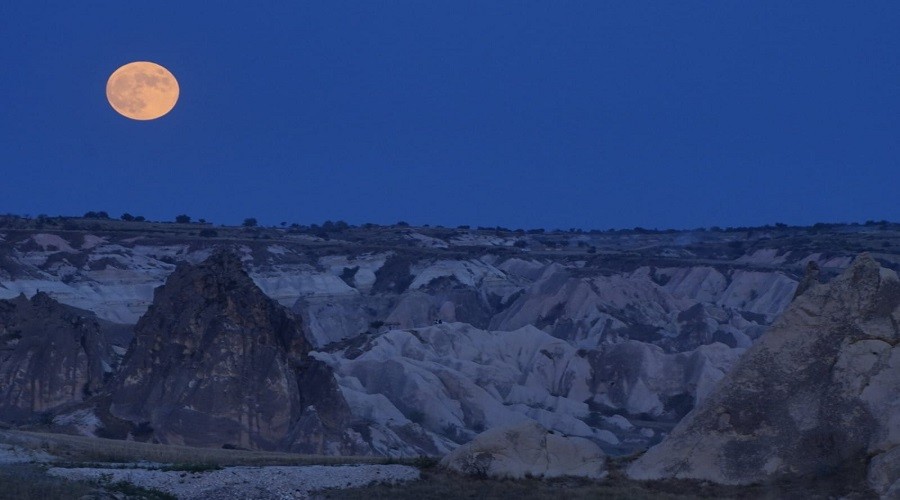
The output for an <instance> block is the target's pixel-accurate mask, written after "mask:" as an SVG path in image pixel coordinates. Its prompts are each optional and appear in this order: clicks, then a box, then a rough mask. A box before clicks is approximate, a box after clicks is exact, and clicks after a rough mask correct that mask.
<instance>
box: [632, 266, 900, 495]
mask: <svg viewBox="0 0 900 500" xmlns="http://www.w3.org/2000/svg"><path fill="white" fill-rule="evenodd" d="M808 285H809V286H808V288H807V289H806V290H805V291H804V292H803V293H802V294H801V295H799V296H798V297H797V298H796V299H795V301H794V302H793V303H792V304H791V306H790V307H789V309H788V310H787V311H786V312H785V313H784V314H783V315H782V316H781V317H780V318H779V319H778V321H777V322H776V323H775V324H774V325H773V327H772V328H771V329H770V330H769V331H768V332H766V333H765V334H764V335H763V336H762V337H761V338H760V340H759V341H758V342H757V343H756V344H754V345H753V347H751V348H750V349H749V350H748V351H747V353H746V354H745V355H744V356H743V357H742V358H741V359H740V360H739V361H738V363H737V365H736V366H735V368H734V369H733V370H732V371H731V372H730V373H729V374H728V375H726V377H725V378H724V379H723V380H722V382H721V383H720V384H719V386H718V388H717V390H716V391H715V392H714V393H713V394H712V395H710V396H709V397H708V398H707V399H706V400H705V402H704V403H702V404H701V406H699V407H698V408H697V409H696V410H694V411H693V412H692V413H690V414H689V415H688V416H687V417H685V419H684V420H682V421H681V422H680V423H679V424H678V426H677V427H676V428H675V429H674V430H673V432H672V433H671V435H670V436H669V437H668V438H667V439H666V440H664V441H663V442H662V443H660V444H659V445H657V446H656V447H654V448H651V449H650V450H649V451H648V452H647V453H646V454H644V455H643V456H642V457H641V458H639V459H638V460H637V461H635V462H634V463H633V464H632V465H631V466H630V467H629V468H628V470H627V473H628V475H629V476H630V477H632V478H635V479H662V478H691V479H703V480H710V481H715V482H718V483H726V484H748V483H757V482H765V481H772V480H778V479H781V478H799V477H807V478H812V479H815V480H831V481H834V484H835V485H840V486H842V487H854V486H855V487H860V486H862V487H865V486H866V484H861V483H862V482H864V481H867V486H868V487H870V488H871V489H873V490H875V492H876V493H878V494H881V495H885V496H887V495H890V494H892V493H891V492H896V490H897V489H898V483H897V481H898V479H900V452H898V451H897V450H898V445H900V397H898V394H900V280H898V277H897V274H896V273H895V272H894V271H892V270H889V269H886V268H882V267H880V266H879V264H878V263H877V262H875V261H874V260H873V259H871V258H870V257H868V256H866V255H863V256H860V257H859V258H858V259H857V260H856V261H855V262H854V263H853V265H852V266H851V267H850V268H849V269H847V270H846V271H845V272H844V273H843V274H842V275H841V276H840V277H838V278H836V279H834V280H833V281H832V282H831V283H829V284H828V285H823V284H818V283H815V282H813V283H809V284H808ZM867 477H868V480H866V478H867Z"/></svg>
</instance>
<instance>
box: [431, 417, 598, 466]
mask: <svg viewBox="0 0 900 500" xmlns="http://www.w3.org/2000/svg"><path fill="white" fill-rule="evenodd" d="M441 465H442V466H444V467H447V468H449V469H452V470H455V471H458V472H462V473H465V474H475V475H481V476H487V477H497V478H514V479H520V478H523V477H526V476H535V477H545V478H551V477H562V476H580V477H587V478H591V479H601V478H603V477H606V474H607V473H606V455H604V453H603V451H601V450H600V447H599V446H597V445H596V444H595V443H593V442H592V441H590V440H588V439H585V438H580V437H571V436H564V435H562V434H558V433H555V432H552V431H548V430H547V429H545V428H543V427H542V426H541V425H540V424H538V423H537V422H533V421H529V422H525V423H521V424H518V425H514V426H505V427H496V428H493V429H490V430H487V431H485V432H483V433H481V434H479V435H478V436H477V437H476V438H475V439H474V440H472V441H471V442H470V443H468V444H465V445H463V446H460V447H459V448H457V449H456V450H454V451H453V452H451V453H450V454H448V455H447V456H445V457H444V459H443V460H442V461H441Z"/></svg>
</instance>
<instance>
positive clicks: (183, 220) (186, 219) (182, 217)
mask: <svg viewBox="0 0 900 500" xmlns="http://www.w3.org/2000/svg"><path fill="white" fill-rule="evenodd" d="M175 222H177V223H179V224H187V223H189V222H191V216H190V215H185V214H181V215H178V216H176V217H175Z"/></svg>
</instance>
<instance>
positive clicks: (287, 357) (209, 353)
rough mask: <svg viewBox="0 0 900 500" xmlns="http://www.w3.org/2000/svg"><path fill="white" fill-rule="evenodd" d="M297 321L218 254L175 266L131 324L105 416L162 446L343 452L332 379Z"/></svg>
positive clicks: (341, 412)
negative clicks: (136, 429) (129, 339)
mask: <svg viewBox="0 0 900 500" xmlns="http://www.w3.org/2000/svg"><path fill="white" fill-rule="evenodd" d="M309 351H310V344H309V342H308V341H307V339H306V337H305V335H304V332H303V329H302V327H301V324H300V322H299V321H298V320H297V319H296V318H295V317H293V316H292V315H291V314H290V313H289V312H287V311H286V310H285V309H284V308H283V307H281V306H280V305H278V304H277V303H276V302H275V301H273V300H271V299H269V298H268V297H266V296H265V295H264V294H263V293H262V292H261V291H260V290H259V289H258V288H257V287H256V286H255V285H254V284H253V282H252V280H251V279H250V277H249V276H248V275H247V273H246V272H245V271H244V270H243V267H242V264H241V262H240V260H239V259H238V258H237V257H235V256H234V255H232V254H230V253H228V252H221V253H217V254H214V255H213V256H211V257H210V258H209V259H207V260H206V261H204V262H203V263H201V264H198V265H191V264H183V265H180V266H179V267H178V268H177V269H176V270H175V272H173V273H172V275H170V276H169V278H168V279H167V280H166V284H165V285H164V286H162V287H160V288H158V289H157V290H156V292H155V295H154V300H153V305H152V306H151V307H150V309H149V310H148V311H147V313H146V314H145V315H144V316H143V317H142V318H141V320H140V321H139V322H138V324H137V325H136V327H135V335H134V341H133V343H132V346H131V347H130V350H129V353H128V354H127V356H126V357H125V359H124V361H123V366H122V370H121V372H120V373H119V374H118V377H117V380H116V381H115V383H114V384H113V387H112V390H111V401H112V405H111V408H110V411H111V413H112V414H113V415H114V416H116V417H118V418H121V419H124V420H129V421H131V422H133V423H135V424H139V425H140V424H143V427H144V429H145V430H147V429H149V430H151V431H152V435H153V437H154V438H155V439H156V440H158V441H160V442H162V443H172V444H176V443H177V444H187V445H196V446H236V447H243V448H251V449H265V450H276V449H277V450H290V451H297V452H306V453H329V454H335V453H341V452H350V451H358V450H353V449H351V448H352V444H350V441H349V440H352V438H350V437H349V436H348V435H346V434H345V429H347V428H348V427H349V423H350V422H349V411H348V409H347V406H346V402H345V401H344V399H343V397H342V396H341V394H340V392H339V391H338V390H337V387H336V384H335V382H334V376H333V375H332V373H331V371H330V369H328V368H327V367H326V366H324V365H323V364H322V363H320V362H318V361H316V360H314V359H311V358H309V357H308V354H309Z"/></svg>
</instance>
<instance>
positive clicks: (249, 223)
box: [243, 217, 258, 227]
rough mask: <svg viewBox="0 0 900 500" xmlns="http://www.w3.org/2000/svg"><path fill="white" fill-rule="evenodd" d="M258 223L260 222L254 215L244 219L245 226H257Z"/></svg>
mask: <svg viewBox="0 0 900 500" xmlns="http://www.w3.org/2000/svg"><path fill="white" fill-rule="evenodd" d="M257 224H258V222H256V219H255V218H254V217H247V218H246V219H244V224H243V226H244V227H256V226H257Z"/></svg>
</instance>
